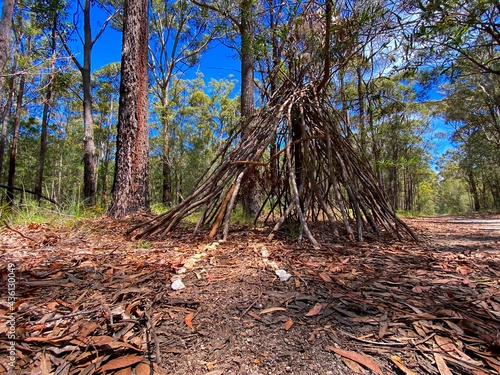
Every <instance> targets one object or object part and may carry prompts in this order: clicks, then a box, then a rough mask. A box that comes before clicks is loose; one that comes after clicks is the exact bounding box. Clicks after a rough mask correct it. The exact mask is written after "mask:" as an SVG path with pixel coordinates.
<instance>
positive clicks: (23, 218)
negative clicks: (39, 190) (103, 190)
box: [0, 200, 102, 226]
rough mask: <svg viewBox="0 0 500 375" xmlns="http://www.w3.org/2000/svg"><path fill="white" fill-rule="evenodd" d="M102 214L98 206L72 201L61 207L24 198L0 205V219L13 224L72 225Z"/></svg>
mask: <svg viewBox="0 0 500 375" xmlns="http://www.w3.org/2000/svg"><path fill="white" fill-rule="evenodd" d="M100 214H102V209H100V208H99V207H92V208H84V207H83V206H82V205H81V204H78V203H73V204H70V205H65V206H64V207H63V208H57V207H54V205H44V204H43V203H42V205H39V204H38V202H36V201H35V200H25V201H24V203H22V204H17V205H14V206H13V207H9V206H8V205H7V204H4V205H3V206H1V207H0V221H1V222H4V221H6V222H8V223H11V224H14V225H27V224H51V225H69V226H71V225H73V224H74V223H75V222H77V221H79V220H80V219H84V218H92V217H96V216H99V215H100Z"/></svg>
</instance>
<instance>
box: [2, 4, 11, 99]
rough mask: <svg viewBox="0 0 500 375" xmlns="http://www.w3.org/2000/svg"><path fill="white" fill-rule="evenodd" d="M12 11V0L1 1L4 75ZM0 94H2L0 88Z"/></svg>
mask: <svg viewBox="0 0 500 375" xmlns="http://www.w3.org/2000/svg"><path fill="white" fill-rule="evenodd" d="M13 11H14V0H5V1H4V2H3V8H2V18H1V19H0V76H3V75H4V69H5V65H6V64H7V55H8V50H9V43H10V28H11V26H12V13H13ZM0 95H2V91H1V90H0ZM0 99H1V97H0Z"/></svg>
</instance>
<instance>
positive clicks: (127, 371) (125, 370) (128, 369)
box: [115, 367, 132, 375]
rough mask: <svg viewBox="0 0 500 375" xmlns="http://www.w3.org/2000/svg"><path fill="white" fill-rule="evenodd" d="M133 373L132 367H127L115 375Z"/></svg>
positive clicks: (129, 374)
mask: <svg viewBox="0 0 500 375" xmlns="http://www.w3.org/2000/svg"><path fill="white" fill-rule="evenodd" d="M131 374H132V369H131V368H130V367H125V368H122V369H120V370H118V371H117V372H115V375H131Z"/></svg>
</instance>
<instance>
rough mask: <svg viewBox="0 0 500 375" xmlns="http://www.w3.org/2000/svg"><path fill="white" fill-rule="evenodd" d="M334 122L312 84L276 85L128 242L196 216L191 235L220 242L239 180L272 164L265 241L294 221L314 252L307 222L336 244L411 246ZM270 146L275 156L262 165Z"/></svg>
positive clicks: (166, 230) (334, 116) (335, 117)
mask: <svg viewBox="0 0 500 375" xmlns="http://www.w3.org/2000/svg"><path fill="white" fill-rule="evenodd" d="M340 124H341V121H340V115H339V113H338V112H337V110H336V109H335V108H333V107H332V106H331V105H329V100H328V98H327V97H326V95H325V94H319V93H317V92H316V90H315V86H314V85H312V84H306V85H304V86H303V87H296V86H295V85H292V84H289V85H283V86H282V87H281V88H280V89H279V90H278V91H277V92H276V93H275V95H274V96H273V97H272V98H271V100H269V101H268V103H267V104H266V105H264V106H263V107H262V108H261V109H260V110H259V111H258V112H257V113H256V115H255V116H254V117H253V119H252V121H251V124H250V127H251V129H252V130H251V133H250V135H249V136H248V137H245V139H242V140H240V141H239V142H238V143H235V138H234V137H232V138H230V139H228V140H227V142H226V144H225V147H224V148H223V149H222V150H221V151H220V152H219V154H218V155H217V157H216V158H215V159H214V161H213V163H212V166H211V167H210V168H209V169H208V170H207V171H206V172H205V174H204V175H203V176H202V178H200V180H199V182H198V183H197V184H196V186H195V187H194V188H193V189H192V191H191V193H190V194H189V195H188V196H187V197H186V198H185V199H184V200H183V201H182V202H181V203H180V204H178V205H177V206H175V207H173V208H172V209H171V210H170V211H168V212H166V213H164V214H162V215H159V216H157V217H155V218H153V219H152V220H150V221H148V222H146V223H143V224H140V225H138V226H136V227H134V228H132V229H131V230H130V234H132V236H133V238H136V239H138V238H143V237H147V236H154V237H164V236H166V235H167V234H168V233H169V232H170V231H172V230H173V229H174V228H176V226H177V225H178V224H179V223H180V222H181V220H182V219H183V218H185V217H187V216H188V215H190V214H192V213H193V212H195V211H196V212H199V220H198V223H197V225H196V227H195V229H194V231H195V232H197V231H199V230H200V228H201V227H208V228H211V230H210V232H209V237H210V238H212V237H214V236H215V235H216V234H217V233H218V232H219V231H220V230H221V228H222V237H223V239H226V238H227V237H228V234H229V224H230V216H231V213H232V212H233V209H234V207H235V204H236V202H237V197H238V192H239V191H240V187H241V185H242V181H244V180H245V179H246V178H252V177H251V176H252V175H254V174H255V170H256V169H257V170H258V169H269V168H270V166H271V165H272V166H273V170H272V171H271V172H273V173H268V174H266V175H267V176H272V178H270V180H272V181H270V183H269V184H268V185H270V188H268V189H267V190H266V189H264V190H263V194H262V197H263V198H264V199H263V200H262V201H263V207H264V205H266V204H267V206H266V207H267V209H266V210H264V211H261V213H262V215H265V214H267V218H269V217H270V214H271V213H273V214H274V213H275V212H278V215H277V216H278V219H277V220H275V222H274V226H273V227H272V228H270V230H269V237H272V236H273V235H274V233H275V232H276V231H278V230H279V229H280V227H281V226H282V225H283V223H284V222H288V223H294V224H295V225H296V226H297V231H296V232H297V233H298V238H299V240H301V239H302V238H303V237H304V236H305V237H307V238H308V239H309V240H310V242H311V243H312V244H313V245H314V246H320V244H319V243H318V241H317V240H316V238H315V236H314V234H313V233H312V231H311V230H310V223H311V222H313V221H322V222H324V223H327V224H328V226H329V228H330V230H331V233H332V235H333V236H334V237H336V238H338V239H339V240H341V239H347V240H357V241H363V239H364V238H365V237H366V236H367V235H369V236H377V235H380V234H381V233H389V234H391V235H393V236H395V237H397V238H400V239H401V238H403V237H407V238H411V239H413V240H417V237H416V236H415V234H414V233H413V232H412V230H411V229H410V228H409V227H408V226H407V225H406V224H405V223H404V222H403V221H402V220H400V219H399V218H398V217H397V216H396V215H395V213H394V211H393V210H392V209H391V207H390V206H389V204H388V200H387V199H386V197H385V195H384V194H383V192H382V190H381V189H380V187H379V184H378V182H377V179H376V177H375V176H374V174H373V172H372V170H371V168H370V166H369V163H367V162H365V161H364V160H362V159H361V158H360V157H359V155H358V153H357V152H356V151H355V149H354V148H353V145H352V144H351V143H350V140H349V139H348V138H347V137H346V136H345V135H344V134H343V132H342V129H341V125H340ZM271 143H273V144H275V147H274V148H273V149H274V150H275V152H274V154H273V155H270V156H269V157H268V158H267V160H265V161H264V160H263V159H264V155H265V153H266V151H269V149H270V145H271ZM268 182H269V181H268ZM269 207H270V208H269ZM262 215H261V217H262ZM275 217H276V215H275ZM266 221H267V220H266Z"/></svg>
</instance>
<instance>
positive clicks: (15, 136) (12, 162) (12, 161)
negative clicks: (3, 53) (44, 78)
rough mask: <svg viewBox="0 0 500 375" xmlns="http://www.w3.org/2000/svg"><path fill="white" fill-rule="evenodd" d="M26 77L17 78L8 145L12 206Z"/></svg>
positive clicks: (8, 196) (11, 202)
mask: <svg viewBox="0 0 500 375" xmlns="http://www.w3.org/2000/svg"><path fill="white" fill-rule="evenodd" d="M25 83H26V78H25V76H24V75H22V76H21V78H20V79H19V91H18V92H17V99H16V113H15V115H14V124H13V128H12V143H11V146H10V158H9V178H8V182H7V184H8V189H7V203H8V204H9V205H10V206H12V205H13V204H14V186H15V182H16V163H17V149H18V145H19V128H20V126H21V114H22V110H23V98H24V86H25Z"/></svg>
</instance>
